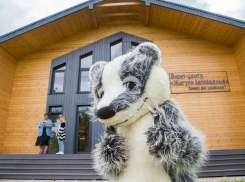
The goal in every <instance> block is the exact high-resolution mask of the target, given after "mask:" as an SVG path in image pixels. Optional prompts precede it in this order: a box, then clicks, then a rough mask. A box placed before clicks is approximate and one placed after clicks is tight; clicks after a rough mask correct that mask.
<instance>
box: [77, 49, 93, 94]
mask: <svg viewBox="0 0 245 182" xmlns="http://www.w3.org/2000/svg"><path fill="white" fill-rule="evenodd" d="M92 64H93V54H92V52H90V53H88V54H85V55H83V56H82V57H81V60H80V73H79V75H80V76H79V92H90V80H89V68H90V66H92Z"/></svg>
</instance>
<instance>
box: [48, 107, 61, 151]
mask: <svg viewBox="0 0 245 182" xmlns="http://www.w3.org/2000/svg"><path fill="white" fill-rule="evenodd" d="M61 113H62V107H51V108H50V119H51V120H52V123H53V127H52V128H51V136H50V140H49V148H48V152H49V153H57V152H59V145H58V139H57V137H56V133H57V129H58V126H59V125H60V123H61V122H60V115H61Z"/></svg>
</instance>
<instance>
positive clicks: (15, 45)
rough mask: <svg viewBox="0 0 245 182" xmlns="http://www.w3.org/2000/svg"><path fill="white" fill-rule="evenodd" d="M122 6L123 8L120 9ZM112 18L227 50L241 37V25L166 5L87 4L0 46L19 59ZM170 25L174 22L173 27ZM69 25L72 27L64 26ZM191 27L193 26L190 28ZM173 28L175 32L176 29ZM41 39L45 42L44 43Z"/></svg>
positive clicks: (157, 0) (138, 1)
mask: <svg viewBox="0 0 245 182" xmlns="http://www.w3.org/2000/svg"><path fill="white" fill-rule="evenodd" d="M125 6H127V8H123V7H125ZM157 11H161V13H158V14H156V13H155V12H157ZM163 12H165V14H164V13H163ZM170 14H171V16H170ZM163 15H164V16H163ZM157 16H158V19H159V16H161V17H163V18H162V19H161V20H158V22H157V21H155V19H156V17H157ZM115 17H125V18H130V19H133V20H138V21H142V22H144V23H145V25H146V26H147V25H148V24H150V25H157V26H160V27H164V28H169V29H173V30H178V31H180V32H183V33H186V34H189V35H194V36H197V37H200V38H205V39H208V40H211V41H213V42H216V43H219V44H223V45H226V46H229V47H233V46H234V45H235V44H236V43H237V42H238V41H239V40H240V38H241V37H242V36H243V35H244V33H245V22H244V21H241V20H237V19H234V18H230V17H227V16H223V15H218V14H215V13H211V12H207V11H204V10H200V9H196V8H192V7H188V6H184V5H180V4H177V3H172V2H168V1H163V0H120V1H118V0H91V1H87V2H84V3H81V4H78V5H76V6H73V7H71V8H68V9H66V10H63V11H61V12H58V13H56V14H53V15H51V16H48V17H46V18H43V19H41V20H38V21H36V22H34V23H31V24H29V25H26V26H24V27H22V28H19V29H17V30H14V31H12V32H10V33H7V34H5V35H2V36H0V44H1V46H2V47H3V48H5V49H6V50H7V51H8V52H10V53H11V54H12V55H13V56H14V57H16V58H20V57H23V56H25V55H27V54H29V53H31V52H33V51H36V50H38V49H40V48H42V47H43V46H47V45H50V44H52V43H55V42H57V41H60V40H62V39H64V38H67V37H69V36H71V35H74V34H76V33H78V32H81V31H84V30H87V29H93V28H98V27H99V25H100V24H101V23H104V22H107V21H110V20H112V19H114V18H115ZM171 18H172V19H171ZM178 18H179V19H180V18H181V19H180V20H178ZM166 19H168V20H170V19H171V21H170V23H169V21H168V22H166V21H165V20H166ZM91 20H92V21H91ZM172 20H174V21H172ZM164 21H165V22H164ZM191 21H192V22H191ZM172 22H176V23H175V24H176V25H174V23H172ZM183 22H185V23H183ZM193 22H194V23H193ZM198 22H199V24H198ZM204 22H209V26H208V27H207V26H206V27H205V25H204V24H205V23H204ZM181 23H182V25H181V26H183V27H184V26H186V24H188V25H190V26H189V27H191V28H193V31H189V32H188V31H187V30H186V28H188V27H185V28H182V27H180V24H181ZM69 24H70V25H72V26H73V27H72V26H68V25H69ZM170 24H171V25H170ZM192 24H196V25H193V26H192ZM66 25H67V26H66ZM177 25H178V28H176V27H177ZM195 26H196V27H195ZM203 28H205V30H206V32H205V30H204V32H202V33H198V29H199V30H200V29H202V30H203ZM215 28H216V29H217V31H220V35H222V36H229V37H230V39H232V40H229V41H224V40H220V39H219V40H215V39H214V38H212V33H211V32H213V31H214V29H215ZM194 29H195V30H194ZM45 30H47V31H45ZM211 30H212V31H211ZM222 31H223V32H222ZM216 34H217V33H216ZM45 37H47V38H48V39H49V41H48V40H47V41H44V40H43V39H44V38H45ZM28 39H30V40H28Z"/></svg>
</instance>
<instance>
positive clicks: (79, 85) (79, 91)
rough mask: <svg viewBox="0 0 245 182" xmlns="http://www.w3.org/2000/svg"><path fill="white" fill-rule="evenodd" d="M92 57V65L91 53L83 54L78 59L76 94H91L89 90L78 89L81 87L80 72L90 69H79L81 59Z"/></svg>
mask: <svg viewBox="0 0 245 182" xmlns="http://www.w3.org/2000/svg"><path fill="white" fill-rule="evenodd" d="M90 55H92V65H93V63H94V56H93V51H90V52H87V53H85V54H83V55H82V56H80V57H79V58H80V59H79V67H78V87H77V94H83V93H91V90H90V91H81V90H80V87H81V72H82V71H89V69H90V67H91V66H92V65H91V66H90V67H88V68H81V59H83V58H85V57H88V56H90Z"/></svg>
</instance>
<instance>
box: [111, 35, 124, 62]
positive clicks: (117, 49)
mask: <svg viewBox="0 0 245 182" xmlns="http://www.w3.org/2000/svg"><path fill="white" fill-rule="evenodd" d="M121 55H122V39H121V40H118V41H116V42H113V43H111V60H113V59H115V58H116V57H118V56H121Z"/></svg>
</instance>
